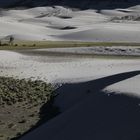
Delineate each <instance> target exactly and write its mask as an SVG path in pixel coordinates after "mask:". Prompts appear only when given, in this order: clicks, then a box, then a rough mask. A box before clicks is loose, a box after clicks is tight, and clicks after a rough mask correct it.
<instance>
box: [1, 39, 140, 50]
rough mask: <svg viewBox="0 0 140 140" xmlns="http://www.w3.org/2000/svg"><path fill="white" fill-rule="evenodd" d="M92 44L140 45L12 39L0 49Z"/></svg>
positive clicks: (134, 44)
mask: <svg viewBox="0 0 140 140" xmlns="http://www.w3.org/2000/svg"><path fill="white" fill-rule="evenodd" d="M93 46H104V47H107V46H108V47H112V46H137V47H139V46H140V43H134V42H80V41H14V42H13V43H12V44H1V45H0V50H17V49H37V48H60V47H93Z"/></svg>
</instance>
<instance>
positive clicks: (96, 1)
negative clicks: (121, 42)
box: [0, 0, 140, 10]
mask: <svg viewBox="0 0 140 140" xmlns="http://www.w3.org/2000/svg"><path fill="white" fill-rule="evenodd" d="M138 4H140V0H133V1H132V0H117V1H116V0H115V1H113V0H83V1H81V0H76V1H75V0H63V1H59V0H55V1H54V0H47V2H46V0H40V1H37V2H32V1H30V0H29V1H26V2H25V1H24V0H20V1H17V2H14V3H10V4H9V3H8V2H6V0H5V2H4V1H2V2H0V7H1V8H4V7H11V8H12V7H28V8H33V7H37V6H51V7H54V5H58V6H64V7H72V8H79V9H82V10H85V9H99V10H100V9H115V8H128V7H131V6H135V5H138Z"/></svg>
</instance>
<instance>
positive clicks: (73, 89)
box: [21, 71, 140, 140]
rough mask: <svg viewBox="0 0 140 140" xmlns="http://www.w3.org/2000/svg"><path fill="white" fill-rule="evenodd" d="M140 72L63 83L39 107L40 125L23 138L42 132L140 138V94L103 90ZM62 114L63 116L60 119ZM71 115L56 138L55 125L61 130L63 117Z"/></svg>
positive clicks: (78, 136)
mask: <svg viewBox="0 0 140 140" xmlns="http://www.w3.org/2000/svg"><path fill="white" fill-rule="evenodd" d="M139 74H140V71H132V72H126V73H121V74H116V75H112V76H108V77H104V78H100V79H97V80H93V81H89V82H83V83H77V84H65V85H63V86H61V87H60V88H58V89H57V90H56V91H55V94H57V97H55V98H53V99H52V100H51V101H50V102H49V103H48V104H45V105H44V106H43V107H42V108H41V109H40V121H39V122H38V123H37V125H36V128H37V127H39V126H40V125H41V126H40V127H39V128H37V129H35V128H34V129H35V130H34V131H32V130H33V129H32V130H30V131H29V132H30V133H27V135H25V136H23V137H22V138H21V140H25V139H26V140H28V139H34V140H38V139H39V138H40V136H42V140H45V139H46V138H47V137H48V138H49V140H56V139H61V140H71V139H73V140H77V139H80V140H85V139H88V140H92V139H95V140H102V139H107V140H118V139H119V140H132V139H133V140H138V139H140V106H139V104H140V98H136V97H130V96H127V95H125V94H113V93H112V94H110V96H108V94H106V93H105V92H104V91H102V90H103V89H104V88H106V87H107V86H109V85H112V84H115V83H117V82H120V81H123V80H126V79H129V78H132V77H134V76H137V75H139ZM57 116H59V117H57ZM61 117H62V118H63V119H60V118H61ZM53 118H54V119H53ZM70 118H71V120H72V121H71V124H70V127H69V126H68V127H66V129H65V130H63V131H64V132H63V136H61V134H60V135H58V136H57V135H56V137H57V138H56V137H55V136H54V133H55V131H57V130H55V127H54V130H53V129H52V126H53V125H54V126H55V125H57V127H56V128H57V129H59V130H61V125H60V124H61V123H62V124H63V122H64V121H65V122H67V123H68V122H69V119H70ZM50 119H51V121H49V120H50ZM57 119H58V121H57ZM53 120H55V121H54V122H55V123H56V124H54V122H53ZM59 123H60V124H59ZM68 124H69V123H68ZM59 125H60V126H59ZM44 127H45V129H43V128H44ZM49 128H51V129H49ZM38 129H41V130H42V131H41V130H38ZM31 131H32V132H31ZM75 132H76V133H75ZM81 134H82V135H81Z"/></svg>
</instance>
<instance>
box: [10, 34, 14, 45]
mask: <svg viewBox="0 0 140 140" xmlns="http://www.w3.org/2000/svg"><path fill="white" fill-rule="evenodd" d="M13 44H14V37H13V36H10V39H9V45H10V46H12V45H13Z"/></svg>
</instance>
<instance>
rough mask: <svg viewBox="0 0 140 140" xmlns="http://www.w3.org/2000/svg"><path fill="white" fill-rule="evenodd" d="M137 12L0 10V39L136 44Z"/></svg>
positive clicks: (139, 33) (138, 33) (138, 32)
mask: <svg viewBox="0 0 140 140" xmlns="http://www.w3.org/2000/svg"><path fill="white" fill-rule="evenodd" d="M139 11H140V10H139V6H136V7H130V8H128V9H114V10H104V9H103V10H101V11H99V10H72V9H70V8H64V7H61V6H55V7H36V8H31V9H24V10H1V11H0V18H1V19H0V31H1V32H0V38H3V37H6V36H9V35H13V36H14V38H15V39H18V40H76V41H77V40H78V41H79V40H80V41H112V42H113V41H123V42H124V41H125V42H139V40H140V38H139V36H140V26H139V20H137V22H136V21H135V19H138V18H139ZM130 17H131V22H130V21H129V18H130ZM132 17H133V18H132ZM136 17H137V18H136ZM118 19H119V20H118ZM112 22H115V23H114V24H113V23H112Z"/></svg>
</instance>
